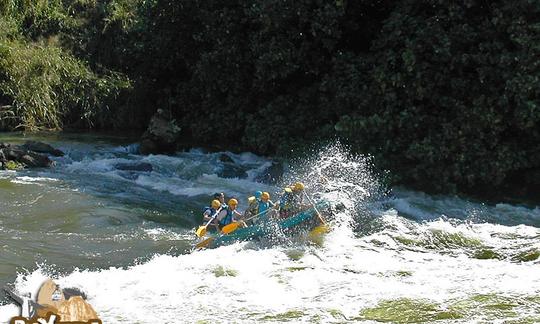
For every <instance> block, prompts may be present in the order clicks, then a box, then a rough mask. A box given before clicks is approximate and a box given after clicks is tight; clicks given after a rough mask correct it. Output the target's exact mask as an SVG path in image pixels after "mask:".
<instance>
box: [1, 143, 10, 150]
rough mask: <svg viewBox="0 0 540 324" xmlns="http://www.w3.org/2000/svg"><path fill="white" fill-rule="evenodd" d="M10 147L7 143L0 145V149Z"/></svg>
mask: <svg viewBox="0 0 540 324" xmlns="http://www.w3.org/2000/svg"><path fill="white" fill-rule="evenodd" d="M9 147H11V144H9V143H0V149H4V148H9Z"/></svg>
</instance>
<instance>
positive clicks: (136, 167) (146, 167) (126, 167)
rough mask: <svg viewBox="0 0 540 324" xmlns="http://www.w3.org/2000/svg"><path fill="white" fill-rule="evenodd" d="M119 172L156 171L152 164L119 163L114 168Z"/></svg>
mask: <svg viewBox="0 0 540 324" xmlns="http://www.w3.org/2000/svg"><path fill="white" fill-rule="evenodd" d="M114 167H115V168H116V169H118V170H123V171H142V172H151V171H152V170H154V167H152V164H150V163H145V162H140V163H118V164H116V165H115V166H114Z"/></svg>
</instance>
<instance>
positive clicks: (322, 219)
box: [304, 191, 326, 225]
mask: <svg viewBox="0 0 540 324" xmlns="http://www.w3.org/2000/svg"><path fill="white" fill-rule="evenodd" d="M304 195H305V196H306V198H307V200H308V201H309V203H310V204H311V205H313V209H315V213H316V214H317V217H319V220H320V221H321V223H322V224H323V225H326V221H325V220H324V218H323V217H322V215H321V213H319V211H318V210H317V207H316V206H315V204H314V203H313V200H311V198H309V196H308V194H307V192H305V191H304Z"/></svg>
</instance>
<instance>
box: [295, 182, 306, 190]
mask: <svg viewBox="0 0 540 324" xmlns="http://www.w3.org/2000/svg"><path fill="white" fill-rule="evenodd" d="M293 190H294V191H302V190H304V184H303V183H302V182H297V183H295V184H294V186H293Z"/></svg>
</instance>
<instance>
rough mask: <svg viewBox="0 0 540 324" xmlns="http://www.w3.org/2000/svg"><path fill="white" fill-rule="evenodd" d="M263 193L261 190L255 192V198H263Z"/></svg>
mask: <svg viewBox="0 0 540 324" xmlns="http://www.w3.org/2000/svg"><path fill="white" fill-rule="evenodd" d="M262 194H263V193H262V192H261V191H257V192H255V198H257V199H259V198H261V195H262Z"/></svg>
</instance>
